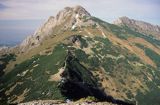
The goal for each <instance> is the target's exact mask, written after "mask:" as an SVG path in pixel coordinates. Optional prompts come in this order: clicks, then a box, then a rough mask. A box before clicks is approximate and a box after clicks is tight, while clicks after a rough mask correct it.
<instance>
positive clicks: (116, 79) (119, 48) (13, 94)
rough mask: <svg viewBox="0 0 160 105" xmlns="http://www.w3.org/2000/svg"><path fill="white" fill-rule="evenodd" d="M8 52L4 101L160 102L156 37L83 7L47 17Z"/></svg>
mask: <svg viewBox="0 0 160 105" xmlns="http://www.w3.org/2000/svg"><path fill="white" fill-rule="evenodd" d="M8 53H11V54H12V55H14V56H12V57H13V58H14V59H12V57H11V59H8V57H7V56H3V58H6V59H8V60H7V63H5V67H4V68H3V69H2V70H3V71H4V72H5V74H4V75H3V76H2V77H1V80H2V83H1V85H0V89H1V90H0V93H1V102H3V103H6V102H8V103H20V102H28V101H33V100H39V99H42V100H45V99H54V100H65V99H71V100H78V99H80V98H84V97H88V96H92V97H95V98H97V99H98V100H101V101H102V99H104V100H103V101H110V102H113V103H118V104H128V103H127V102H129V103H133V104H139V105H151V104H152V105H157V104H158V103H160V102H159V94H160V82H159V81H160V75H159V74H160V70H159V68H160V41H159V40H158V39H157V38H156V37H154V36H153V37H150V36H149V34H148V35H145V34H143V33H141V32H136V31H134V30H133V29H132V28H130V27H126V26H119V25H114V24H109V23H107V22H104V21H102V20H100V19H98V18H95V17H93V16H91V15H90V14H89V13H88V12H87V11H86V10H85V9H84V8H83V7H81V6H76V7H73V8H71V7H67V8H65V9H64V10H62V11H60V12H59V13H58V15H57V16H56V17H55V18H54V17H50V18H49V19H48V21H47V22H46V23H45V24H44V25H43V26H42V27H41V28H39V29H38V30H37V31H36V32H35V34H34V35H32V36H29V37H28V38H27V39H25V40H24V41H23V42H22V44H20V45H18V46H16V47H14V48H11V49H9V52H8ZM2 55H3V54H2ZM0 61H1V62H4V59H0ZM79 90H81V91H80V92H79ZM143 97H145V99H144V98H143ZM153 100H154V101H153ZM124 101H125V102H124Z"/></svg>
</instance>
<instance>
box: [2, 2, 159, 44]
mask: <svg viewBox="0 0 160 105" xmlns="http://www.w3.org/2000/svg"><path fill="white" fill-rule="evenodd" d="M75 5H82V6H83V7H84V8H86V10H87V11H88V12H90V13H91V15H93V16H96V17H98V18H101V19H103V20H105V21H107V22H110V23H111V22H112V21H113V20H115V19H116V18H118V17H121V16H127V17H129V18H133V19H137V20H142V21H146V22H150V23H152V24H157V25H160V13H159V10H160V0H0V43H1V42H2V41H3V42H7V41H8V42H11V41H17V42H19V41H22V39H24V38H25V37H26V36H27V35H29V34H32V33H33V32H34V30H35V29H37V28H38V27H39V26H40V25H41V24H42V23H43V22H44V21H45V20H46V19H48V17H49V16H54V15H56V14H57V12H58V11H59V10H61V9H63V8H64V7H66V6H75Z"/></svg>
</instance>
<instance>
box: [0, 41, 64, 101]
mask: <svg viewBox="0 0 160 105" xmlns="http://www.w3.org/2000/svg"><path fill="white" fill-rule="evenodd" d="M65 56H66V48H65V46H63V45H62V44H60V45H58V46H57V47H56V48H55V49H54V50H53V53H52V54H50V55H37V56H34V57H32V58H31V59H29V60H27V61H25V62H23V63H21V64H18V65H16V67H15V68H14V69H13V70H12V71H11V72H10V73H8V74H7V75H5V76H4V77H2V80H3V83H4V84H3V85H2V86H1V89H2V88H5V90H9V89H10V88H11V87H13V86H15V85H16V86H15V88H14V89H13V91H11V93H10V95H9V96H7V97H12V98H13V96H14V94H16V95H21V94H22V93H23V92H24V90H25V89H26V90H27V92H26V95H25V99H24V101H25V102H26V101H31V100H35V99H63V98H64V97H63V96H62V95H61V94H60V91H59V89H57V84H58V83H57V82H50V81H48V79H49V77H50V75H53V74H55V73H57V72H58V69H59V68H60V67H62V65H63V63H64V59H65ZM5 90H4V91H5ZM1 93H3V91H2V92H1ZM5 97H6V96H3V98H5ZM13 99H14V98H13ZM4 100H6V99H4ZM12 101H14V100H12Z"/></svg>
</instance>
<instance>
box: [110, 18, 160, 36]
mask: <svg viewBox="0 0 160 105" xmlns="http://www.w3.org/2000/svg"><path fill="white" fill-rule="evenodd" d="M113 24H116V25H119V26H127V27H129V28H131V29H133V30H134V31H137V32H140V33H144V34H146V35H153V36H155V37H156V38H157V39H160V26H158V25H152V24H150V23H147V22H143V21H139V20H134V19H130V18H128V17H125V16H124V17H120V18H118V19H117V20H115V21H114V22H113Z"/></svg>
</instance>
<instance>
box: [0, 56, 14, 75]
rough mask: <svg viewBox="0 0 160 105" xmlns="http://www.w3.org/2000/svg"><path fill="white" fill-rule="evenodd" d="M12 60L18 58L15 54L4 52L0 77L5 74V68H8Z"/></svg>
mask: <svg viewBox="0 0 160 105" xmlns="http://www.w3.org/2000/svg"><path fill="white" fill-rule="evenodd" d="M12 60H16V56H15V55H14V54H4V55H2V56H1V57H0V77H1V76H2V75H3V74H4V72H3V70H4V69H5V68H6V65H7V64H8V63H9V61H12Z"/></svg>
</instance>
